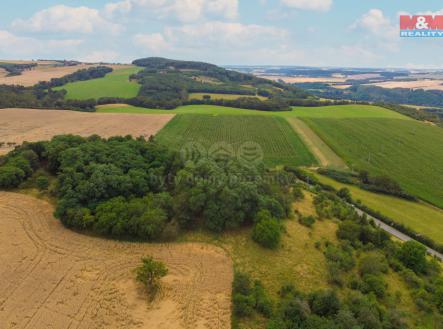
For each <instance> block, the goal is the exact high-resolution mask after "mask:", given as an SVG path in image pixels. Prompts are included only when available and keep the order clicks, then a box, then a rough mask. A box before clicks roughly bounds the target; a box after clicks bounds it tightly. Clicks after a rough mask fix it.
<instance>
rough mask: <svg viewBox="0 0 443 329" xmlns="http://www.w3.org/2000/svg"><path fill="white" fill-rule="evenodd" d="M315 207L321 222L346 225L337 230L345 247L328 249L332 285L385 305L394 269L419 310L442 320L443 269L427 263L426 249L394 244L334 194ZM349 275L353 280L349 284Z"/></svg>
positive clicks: (318, 200) (321, 196)
mask: <svg viewBox="0 0 443 329" xmlns="http://www.w3.org/2000/svg"><path fill="white" fill-rule="evenodd" d="M314 202H315V205H316V210H317V213H318V215H319V216H320V217H322V218H326V216H329V217H334V218H338V219H340V220H341V222H340V224H339V229H338V231H337V237H338V238H339V240H340V244H339V245H338V246H334V245H331V244H329V243H328V244H326V249H325V256H326V259H327V263H328V269H329V277H330V282H331V283H333V284H336V285H338V286H340V287H343V286H347V287H348V288H350V289H352V290H355V291H359V292H361V293H362V294H366V295H371V294H372V295H374V296H375V297H376V298H378V299H379V300H383V299H384V298H385V297H387V284H386V281H385V274H386V273H388V271H390V270H391V271H394V272H396V273H399V274H400V276H401V277H402V278H403V279H404V280H405V283H406V284H407V285H408V287H409V289H410V293H411V295H412V296H413V297H414V301H415V303H416V305H417V307H418V308H420V310H422V311H424V312H428V313H430V314H440V315H437V317H440V316H441V315H442V314H443V308H442V305H443V294H441V291H442V289H443V278H442V276H441V267H440V264H439V262H438V261H437V260H435V259H432V260H428V258H427V251H426V247H424V246H423V245H422V244H420V243H418V242H416V241H414V240H411V241H408V242H405V243H402V244H401V243H398V242H394V241H392V240H391V239H390V236H389V235H388V234H387V233H386V232H384V231H383V230H381V229H380V228H378V227H376V226H375V224H374V223H372V222H370V221H368V220H367V217H366V216H365V215H363V216H359V215H358V214H357V213H356V211H355V210H354V209H353V208H352V207H350V206H349V205H348V204H346V203H345V202H344V201H342V200H341V199H340V198H338V197H337V196H336V195H334V194H331V193H329V192H328V193H320V194H318V195H317V196H316V197H315V201H314ZM363 251H364V252H365V253H363ZM362 255H364V256H362ZM357 264H358V269H357V272H356V273H354V272H355V271H353V269H354V268H355V267H356V266H357ZM348 274H349V275H350V280H348V281H347V282H346V280H345V278H347V277H348V276H347V275H348ZM411 282H412V283H411Z"/></svg>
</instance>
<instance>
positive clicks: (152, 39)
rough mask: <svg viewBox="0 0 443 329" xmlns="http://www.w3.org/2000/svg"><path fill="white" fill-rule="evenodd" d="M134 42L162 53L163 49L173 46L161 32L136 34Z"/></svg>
mask: <svg viewBox="0 0 443 329" xmlns="http://www.w3.org/2000/svg"><path fill="white" fill-rule="evenodd" d="M133 42H134V44H135V45H137V46H139V47H142V48H144V49H146V50H149V51H151V52H153V53H161V52H162V51H165V50H168V49H170V48H171V46H172V45H171V44H170V43H169V42H168V41H166V39H165V37H164V36H163V34H161V33H153V34H136V35H135V36H134V38H133Z"/></svg>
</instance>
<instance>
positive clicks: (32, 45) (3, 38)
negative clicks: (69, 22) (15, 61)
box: [0, 30, 83, 58]
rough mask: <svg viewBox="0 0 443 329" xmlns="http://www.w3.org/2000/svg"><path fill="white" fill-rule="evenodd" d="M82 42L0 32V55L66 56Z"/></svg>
mask: <svg viewBox="0 0 443 329" xmlns="http://www.w3.org/2000/svg"><path fill="white" fill-rule="evenodd" d="M82 43H83V41H82V40H78V39H65V40H52V39H50V40H39V39H35V38H29V37H20V36H17V35H15V34H12V33H11V32H9V31H4V30H0V54H1V55H2V57H4V56H7V57H8V58H12V57H13V56H27V57H36V56H44V55H52V54H53V52H54V51H57V52H58V54H60V53H65V54H68V53H69V52H72V51H73V50H75V49H76V48H77V47H78V46H79V45H80V44H82Z"/></svg>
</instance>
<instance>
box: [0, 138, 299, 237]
mask: <svg viewBox="0 0 443 329" xmlns="http://www.w3.org/2000/svg"><path fill="white" fill-rule="evenodd" d="M37 169H39V170H40V171H41V170H42V169H44V170H46V171H48V172H49V173H50V174H52V175H55V176H56V178H57V179H56V184H55V187H54V188H51V191H50V192H51V193H53V194H54V196H56V197H57V199H58V202H57V208H56V211H55V214H56V216H57V217H58V218H60V219H61V221H62V222H63V223H64V224H65V225H66V226H68V227H72V228H76V229H84V230H92V231H94V232H96V233H98V234H102V235H108V236H112V237H117V238H137V239H141V240H149V241H152V240H166V239H171V238H174V237H176V235H177V230H178V229H179V227H182V228H194V227H205V228H207V229H209V230H211V231H214V232H222V231H224V230H227V229H233V228H238V227H240V226H244V225H248V224H252V223H253V222H254V219H255V217H256V214H257V213H258V212H259V211H263V210H268V211H269V213H270V214H271V215H272V216H273V217H275V218H278V219H282V218H287V217H289V216H290V215H291V210H290V205H291V202H292V200H293V199H292V196H291V195H290V193H289V188H290V187H289V186H290V184H292V181H291V176H290V175H289V176H288V175H286V174H280V172H268V171H267V170H265V169H264V168H263V167H261V166H257V167H255V166H250V165H246V164H244V163H241V162H239V161H236V160H233V159H224V160H223V159H219V160H216V159H208V158H206V159H200V160H195V161H187V162H186V163H183V162H182V161H181V159H180V158H179V157H178V156H177V155H176V154H174V153H172V152H170V151H169V150H168V149H167V148H165V147H163V146H161V145H159V144H157V143H156V142H155V141H152V140H151V141H145V140H144V139H142V138H139V139H136V140H134V139H132V138H131V137H130V136H128V137H113V138H110V139H108V140H106V139H101V138H100V137H98V136H91V137H89V138H82V137H78V136H71V135H67V136H57V137H54V138H53V140H52V141H50V142H44V143H30V144H24V145H23V146H21V147H19V148H17V149H16V150H15V151H13V152H12V153H10V154H9V155H8V156H7V157H6V158H5V159H3V165H1V166H0V187H1V188H13V187H17V186H19V185H20V184H22V183H23V182H25V181H26V179H27V178H29V177H30V176H31V175H32V174H33V173H34V172H35V171H36V170H37ZM39 175H40V173H39ZM37 181H39V179H36V185H38V184H40V183H42V185H45V186H42V187H44V188H46V184H43V182H37ZM172 198H174V202H172Z"/></svg>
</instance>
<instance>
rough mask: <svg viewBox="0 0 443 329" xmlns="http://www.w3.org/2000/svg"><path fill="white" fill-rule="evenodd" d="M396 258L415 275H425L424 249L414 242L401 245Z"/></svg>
mask: <svg viewBox="0 0 443 329" xmlns="http://www.w3.org/2000/svg"><path fill="white" fill-rule="evenodd" d="M398 258H399V259H400V261H401V262H402V263H403V264H404V265H405V266H406V267H408V268H410V269H411V270H413V271H414V272H415V273H425V272H426V270H427V260H426V247H425V246H423V245H422V244H420V243H418V242H416V241H414V240H411V241H407V242H405V243H403V245H402V246H401V249H400V252H399V255H398Z"/></svg>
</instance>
